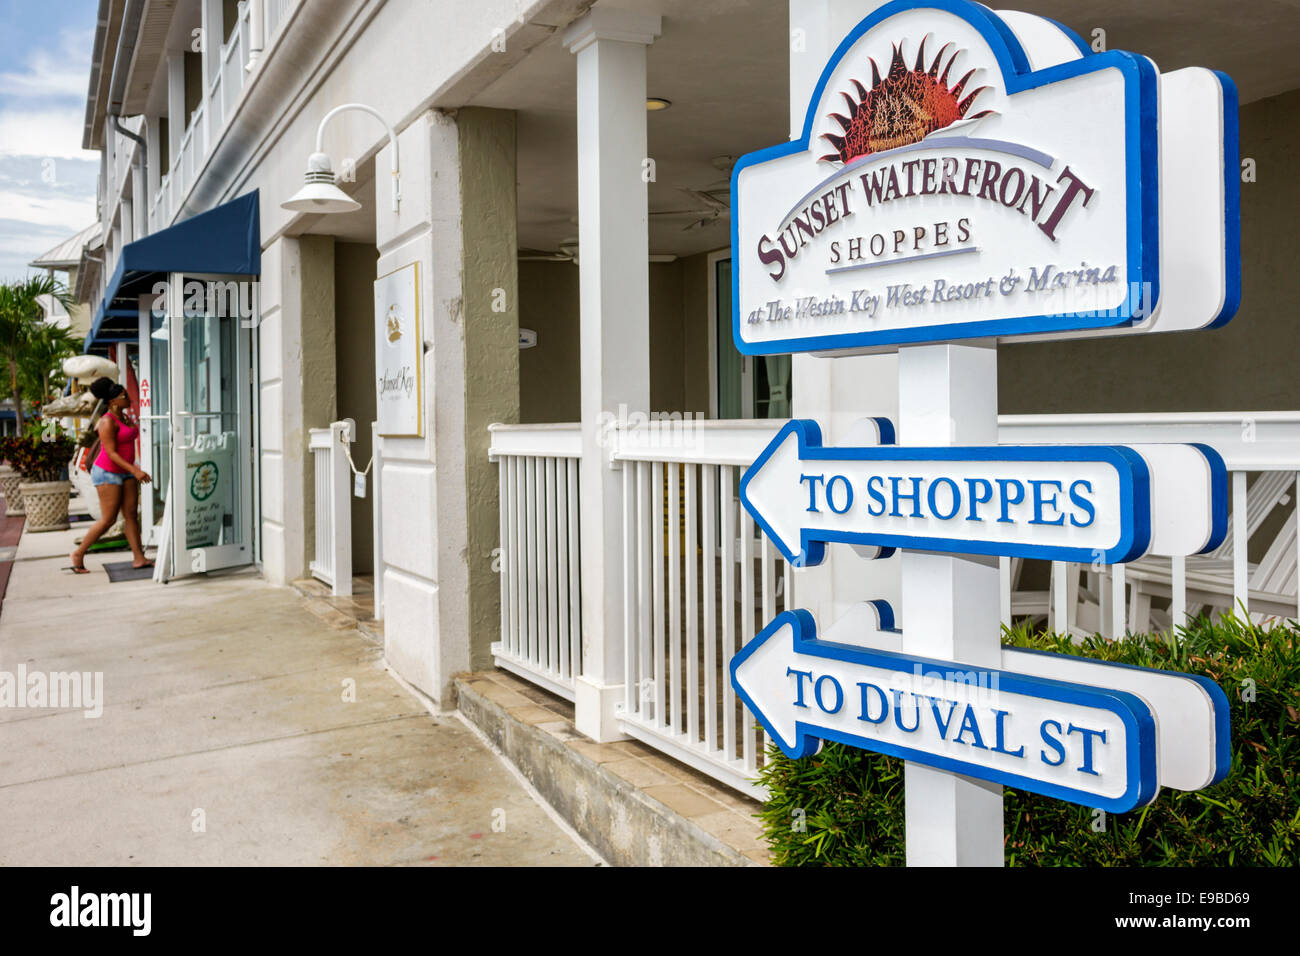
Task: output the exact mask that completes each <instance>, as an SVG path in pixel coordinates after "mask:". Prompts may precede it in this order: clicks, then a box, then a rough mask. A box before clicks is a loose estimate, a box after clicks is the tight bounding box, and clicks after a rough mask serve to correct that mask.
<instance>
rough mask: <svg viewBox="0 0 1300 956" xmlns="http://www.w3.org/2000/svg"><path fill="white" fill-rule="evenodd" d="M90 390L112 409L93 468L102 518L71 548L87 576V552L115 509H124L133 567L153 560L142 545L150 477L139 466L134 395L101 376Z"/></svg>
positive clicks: (75, 564) (102, 423)
mask: <svg viewBox="0 0 1300 956" xmlns="http://www.w3.org/2000/svg"><path fill="white" fill-rule="evenodd" d="M90 392H91V394H92V395H94V396H95V397H96V398H98V399H100V400H101V401H105V402H108V411H106V412H105V413H104V414H103V416H102V417H101V418H100V419H99V424H98V425H97V426H96V430H97V431H98V432H99V448H100V450H99V454H98V455H97V456H95V460H94V462H93V463H92V464H91V467H90V480H91V483H92V484H94V486H95V491H97V492H98V493H99V520H98V521H96V522H95V523H94V524H93V525H91V526H90V530H89V531H87V532H86V536H85V537H84V538H82V539H81V544H80V545H78V546H77V548H76V550H75V551H73V552H72V554H71V555H70V557H71V558H72V570H73V572H74V573H76V574H89V573H90V570H89V569H88V568H87V567H86V564H85V562H86V552H87V551H88V550H89V549H90V546H91V545H92V544H94V543H95V542H96V541H98V540H99V537H100V535H102V534H103V533H104V532H105V531H107V530H108V529H109V528H111V527H112V526H113V522H114V521H116V520H117V513H118V511H119V510H120V511H121V512H122V520H123V523H124V524H125V531H126V541H127V544H129V545H130V546H131V553H132V554H133V555H135V560H134V561H133V562H132V566H133V567H137V568H147V567H149V566H150V565H151V564H153V562H152V561H149V560H147V559H146V558H145V556H144V549H143V548H141V547H140V519H139V517H138V515H137V513H136V512H137V508H138V507H139V504H140V485H141V484H148V483H149V481H150V478H149V475H148V474H147V473H145V472H144V471H143V470H142V469H140V468H137V467H136V464H135V440H136V436H138V435H139V434H140V425H139V422H138V420H137V419H136V417H135V414H134V413H133V412H132V411H131V397H130V396H129V395H128V394H127V393H126V389H125V388H124V387H123V386H121V385H119V384H118V383H116V382H114V381H113V380H112V379H110V378H97V379H95V381H94V382H93V383H92V384H91V386H90Z"/></svg>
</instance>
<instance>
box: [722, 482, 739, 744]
mask: <svg viewBox="0 0 1300 956" xmlns="http://www.w3.org/2000/svg"><path fill="white" fill-rule="evenodd" d="M718 471H719V476H720V478H721V481H720V484H721V488H720V489H719V494H718V507H719V508H720V509H721V511H722V595H721V606H720V607H719V609H718V610H719V613H720V614H721V615H722V661H721V663H722V666H723V668H724V669H725V667H726V665H727V662H728V661H730V660H731V658H732V657H733V656H734V655H735V653H736V578H735V555H736V520H735V511H734V510H733V505H734V504H735V500H734V499H733V498H732V496H731V488H732V484H733V481H732V469H731V466H730V465H723V466H722V467H721V468H719V469H718ZM727 677H728V675H727V674H726V672H725V670H724V672H723V673H722V675H721V679H722V758H723V760H725V761H726V762H727V763H731V762H733V761H734V760H735V759H736V692H735V691H734V690H732V687H731V681H730V680H728V679H727Z"/></svg>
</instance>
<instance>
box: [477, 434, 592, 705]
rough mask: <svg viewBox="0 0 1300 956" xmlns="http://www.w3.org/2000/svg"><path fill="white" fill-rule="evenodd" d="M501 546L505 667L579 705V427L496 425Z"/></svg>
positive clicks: (500, 650)
mask: <svg viewBox="0 0 1300 956" xmlns="http://www.w3.org/2000/svg"><path fill="white" fill-rule="evenodd" d="M491 432H492V445H491V450H490V456H491V458H492V460H494V461H496V462H497V465H498V484H499V489H500V511H501V513H500V527H501V544H500V551H499V553H498V555H497V562H498V567H499V569H500V574H501V640H500V641H499V642H498V643H496V644H493V645H492V653H493V656H494V657H495V659H496V663H497V666H498V667H501V668H504V669H505V670H508V671H513V672H514V673H516V674H519V675H520V676H521V677H524V678H526V679H528V680H530V681H532V682H534V683H536V684H538V685H539V686H541V687H544V688H546V689H547V690H549V691H551V692H552V693H554V694H558V695H560V696H561V697H564V698H566V699H568V700H573V696H574V679H575V678H577V677H578V676H579V675H580V674H581V673H582V606H581V605H582V600H581V592H580V591H579V581H580V574H579V569H578V561H579V556H580V549H579V541H580V537H579V527H580V525H579V521H580V518H579V511H580V510H579V496H578V459H579V458H580V457H581V456H582V434H581V432H580V430H579V426H577V425H531V426H530V425H493V426H491Z"/></svg>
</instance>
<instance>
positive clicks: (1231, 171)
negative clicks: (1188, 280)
mask: <svg viewBox="0 0 1300 956" xmlns="http://www.w3.org/2000/svg"><path fill="white" fill-rule="evenodd" d="M1214 75H1215V76H1217V77H1218V78H1219V85H1220V86H1222V87H1223V132H1224V139H1223V237H1224V246H1223V253H1224V263H1223V266H1224V280H1225V285H1224V299H1223V308H1222V309H1220V310H1219V315H1218V318H1216V319H1215V320H1214V321H1213V322H1211V323H1210V324H1209V325H1207V326H1206V328H1207V329H1217V328H1221V327H1223V326H1225V325H1227V324H1228V322H1229V321H1231V319H1232V317H1233V316H1234V315H1236V314H1237V309H1238V308H1239V307H1240V306H1241V145H1240V140H1239V134H1240V130H1239V129H1238V126H1239V120H1238V117H1237V84H1236V83H1234V82H1233V80H1232V77H1230V76H1228V74H1227V73H1224V72H1223V71H1222V70H1215V71H1214Z"/></svg>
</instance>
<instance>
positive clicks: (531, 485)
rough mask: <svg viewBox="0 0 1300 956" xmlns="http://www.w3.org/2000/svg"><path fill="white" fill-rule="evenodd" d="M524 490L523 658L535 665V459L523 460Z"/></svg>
mask: <svg viewBox="0 0 1300 956" xmlns="http://www.w3.org/2000/svg"><path fill="white" fill-rule="evenodd" d="M524 469H525V472H526V476H525V481H526V482H527V484H526V490H525V493H524V501H525V504H524V525H525V528H524V534H525V540H526V542H527V543H526V546H525V553H526V555H527V557H526V558H525V561H526V565H527V569H528V626H527V630H526V634H527V642H526V644H525V646H524V651H523V657H524V658H525V659H526V660H527V661H528V662H529V663H531V664H536V663H537V459H536V458H527V459H525V465H524Z"/></svg>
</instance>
